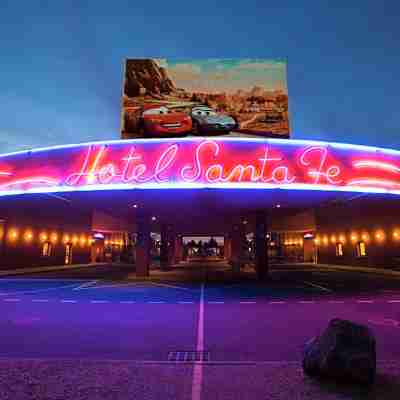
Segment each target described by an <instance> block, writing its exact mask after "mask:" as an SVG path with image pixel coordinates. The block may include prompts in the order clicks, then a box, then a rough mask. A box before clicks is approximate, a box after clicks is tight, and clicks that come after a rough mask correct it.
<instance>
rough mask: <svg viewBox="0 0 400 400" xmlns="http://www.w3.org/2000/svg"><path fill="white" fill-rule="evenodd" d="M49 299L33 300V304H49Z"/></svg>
mask: <svg viewBox="0 0 400 400" xmlns="http://www.w3.org/2000/svg"><path fill="white" fill-rule="evenodd" d="M48 301H49V300H48V299H32V302H33V303H47V302H48Z"/></svg>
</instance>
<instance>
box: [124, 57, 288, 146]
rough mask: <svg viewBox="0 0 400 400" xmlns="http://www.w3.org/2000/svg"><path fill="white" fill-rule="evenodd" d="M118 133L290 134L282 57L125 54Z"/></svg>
mask: <svg viewBox="0 0 400 400" xmlns="http://www.w3.org/2000/svg"><path fill="white" fill-rule="evenodd" d="M124 75H125V77H124V84H123V99H122V114H121V120H122V121H121V138H122V139H133V138H153V137H183V136H217V135H226V136H236V137H237V136H239V137H240V136H243V137H249V136H262V137H280V138H287V137H289V136H290V131H289V117H288V93H287V80H286V62H285V61H282V60H268V59H205V60H176V59H161V58H160V59H155V58H154V59H127V60H126V61H125V74H124Z"/></svg>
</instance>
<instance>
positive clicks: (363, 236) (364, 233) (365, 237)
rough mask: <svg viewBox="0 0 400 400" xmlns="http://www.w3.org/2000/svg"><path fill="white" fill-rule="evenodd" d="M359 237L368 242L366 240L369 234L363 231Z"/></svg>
mask: <svg viewBox="0 0 400 400" xmlns="http://www.w3.org/2000/svg"><path fill="white" fill-rule="evenodd" d="M361 239H362V240H363V241H364V242H368V241H369V235H368V233H367V232H363V233H362V234H361Z"/></svg>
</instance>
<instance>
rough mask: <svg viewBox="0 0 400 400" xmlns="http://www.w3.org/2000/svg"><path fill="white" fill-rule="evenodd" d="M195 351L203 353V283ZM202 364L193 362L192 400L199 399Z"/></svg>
mask: <svg viewBox="0 0 400 400" xmlns="http://www.w3.org/2000/svg"><path fill="white" fill-rule="evenodd" d="M196 351H198V352H202V351H204V283H202V284H201V290H200V301H199V319H198V322H197V346H196ZM202 364H203V363H202V362H201V361H200V362H199V361H197V362H195V364H194V368H193V380H192V400H200V399H201V385H202V383H203V365H202Z"/></svg>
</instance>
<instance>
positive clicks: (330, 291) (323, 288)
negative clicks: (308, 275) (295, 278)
mask: <svg viewBox="0 0 400 400" xmlns="http://www.w3.org/2000/svg"><path fill="white" fill-rule="evenodd" d="M302 282H303V283H305V284H306V285H309V286H312V287H315V288H317V289H319V290H322V291H323V292H328V293H333V290H331V289H328V288H326V287H324V286H321V285H317V284H316V283H313V282H309V281H302Z"/></svg>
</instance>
